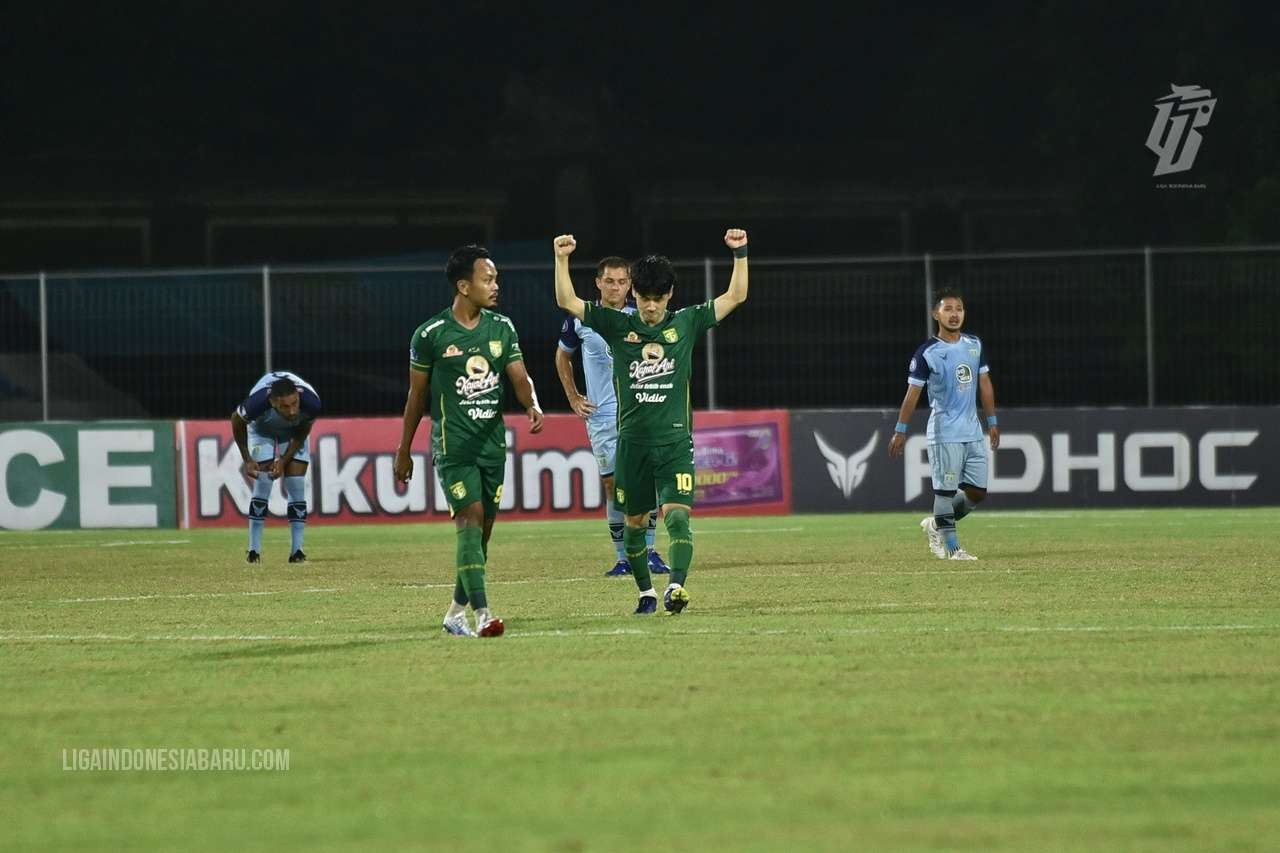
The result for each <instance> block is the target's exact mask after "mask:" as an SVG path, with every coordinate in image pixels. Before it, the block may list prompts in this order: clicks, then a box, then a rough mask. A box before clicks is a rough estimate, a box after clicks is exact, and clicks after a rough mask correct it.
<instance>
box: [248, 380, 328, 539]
mask: <svg viewBox="0 0 1280 853" xmlns="http://www.w3.org/2000/svg"><path fill="white" fill-rule="evenodd" d="M319 415H320V395H319V394H317V393H316V389H315V388H312V387H311V385H310V384H308V383H307V382H306V381H305V380H304V379H303V378H302V377H301V376H299V375H298V374H296V373H290V372H288V371H287V370H276V371H273V372H271V373H268V374H267V375H265V376H263V377H262V378H261V379H259V380H258V381H257V383H256V384H255V385H254V386H253V388H252V389H250V391H249V396H248V397H246V398H245V400H244V402H243V403H241V404H240V406H239V407H238V408H237V409H236V410H235V411H234V412H232V413H231V434H232V436H234V437H235V441H236V446H237V447H239V448H240V456H241V457H242V458H243V459H244V473H245V474H246V475H247V476H248V477H249V479H250V480H252V481H253V497H252V498H250V500H249V553H248V555H247V557H246V559H247V560H248V562H250V563H257V562H259V561H260V560H261V559H262V528H263V527H264V526H265V525H266V521H267V500H268V498H270V496H271V483H272V481H274V480H278V479H279V478H281V477H284V493H285V497H287V498H288V499H289V509H288V511H289V537H290V540H291V542H290V545H289V562H290V563H305V562H306V560H307V555H306V553H304V552H303V550H302V535H303V533H304V532H305V530H306V526H307V491H306V483H307V464H308V463H309V462H310V461H311V440H310V435H311V426H312V424H314V423H315V421H316V418H317V417H319Z"/></svg>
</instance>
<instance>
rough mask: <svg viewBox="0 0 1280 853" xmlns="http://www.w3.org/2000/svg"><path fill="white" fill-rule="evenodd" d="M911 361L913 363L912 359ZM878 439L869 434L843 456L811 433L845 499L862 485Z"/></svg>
mask: <svg viewBox="0 0 1280 853" xmlns="http://www.w3.org/2000/svg"><path fill="white" fill-rule="evenodd" d="M912 360H913V361H914V359H912ZM879 439H880V431H879V430H876V431H875V432H874V433H872V434H871V440H870V441H868V442H867V443H866V444H865V445H863V447H862V449H861V450H857V451H854V452H853V453H851V454H849V455H848V456H845V455H844V451H842V450H837V449H836V448H835V447H832V446H831V444H830V443H829V442H827V440H826V439H824V438H823V437H822V433H820V432H818V431H817V430H816V429H815V430H814V431H813V440H814V442H815V443H816V444H817V445H818V452H819V453H821V454H822V457H823V458H824V459H826V460H827V474H829V475H830V477H831V482H832V483H834V484H835V486H836V488H837V489H839V490H840V493H841V494H843V495H844V496H845V497H846V498H847V497H849V496H850V495H852V494H853V492H854V490H855V489H857V488H858V486H860V485H862V481H863V480H864V479H865V478H866V476H867V462H868V460H870V459H871V454H872V453H873V452H875V449H876V442H877V441H879Z"/></svg>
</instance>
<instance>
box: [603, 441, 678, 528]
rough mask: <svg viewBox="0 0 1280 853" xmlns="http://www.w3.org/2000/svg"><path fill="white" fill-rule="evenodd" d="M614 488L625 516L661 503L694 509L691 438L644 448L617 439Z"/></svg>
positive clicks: (645, 510)
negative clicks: (685, 440)
mask: <svg viewBox="0 0 1280 853" xmlns="http://www.w3.org/2000/svg"><path fill="white" fill-rule="evenodd" d="M613 488H614V498H615V499H616V500H617V502H618V503H619V504H620V505H621V506H622V511H623V512H624V513H626V514H627V515H640V514H641V513H644V512H649V511H650V510H651V509H653V508H654V507H655V506H661V505H662V504H684V505H685V506H693V439H692V438H691V439H689V441H688V442H687V443H686V442H683V441H678V442H676V443H674V444H662V445H659V446H657V447H646V446H644V445H642V444H632V443H630V442H629V441H627V440H626V439H625V438H619V439H618V456H617V459H616V462H615V465H614V469H613Z"/></svg>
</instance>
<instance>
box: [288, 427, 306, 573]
mask: <svg viewBox="0 0 1280 853" xmlns="http://www.w3.org/2000/svg"><path fill="white" fill-rule="evenodd" d="M310 462H311V437H310V436H308V437H307V438H306V439H305V440H304V441H303V442H302V447H300V448H299V449H298V452H297V453H296V454H294V457H293V461H292V462H290V463H289V466H288V467H287V468H286V469H285V472H284V494H285V497H287V498H288V499H289V562H290V563H305V562H306V561H307V555H306V553H305V552H303V550H302V539H303V534H305V533H306V530H307V465H308V464H310Z"/></svg>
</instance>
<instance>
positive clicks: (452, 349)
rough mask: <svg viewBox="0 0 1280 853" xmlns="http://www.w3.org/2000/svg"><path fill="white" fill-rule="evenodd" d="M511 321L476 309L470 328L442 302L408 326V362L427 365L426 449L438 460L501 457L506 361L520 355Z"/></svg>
mask: <svg viewBox="0 0 1280 853" xmlns="http://www.w3.org/2000/svg"><path fill="white" fill-rule="evenodd" d="M523 358H524V356H523V355H522V354H521V353H520V341H519V339H518V338H517V336H516V327H515V326H514V325H513V324H512V322H511V320H510V319H509V318H507V317H505V316H503V315H502V314H497V313H494V312H493V311H489V310H487V309H483V308H482V309H481V310H480V322H479V323H478V324H477V325H476V327H475V328H474V329H468V328H465V327H464V326H462V325H460V324H459V323H458V321H457V320H455V319H454V318H453V309H452V308H446V309H445V310H443V311H441V312H440V313H439V314H437V315H435V316H434V317H432V318H431V319H430V320H428V321H427V322H425V323H423V324H422V325H421V326H419V327H418V328H417V329H415V330H414V332H413V339H412V340H411V341H410V342H409V366H410V367H411V368H412V369H414V370H429V371H431V392H430V393H431V455H432V456H433V457H434V458H435V459H438V460H439V461H440V462H441V463H442V464H443V463H449V464H453V465H457V464H467V463H471V462H502V461H503V460H504V459H505V458H506V453H507V431H506V427H505V426H504V425H503V421H502V410H503V408H504V407H503V403H504V401H505V392H504V387H503V383H502V377H503V375H504V374H505V373H506V367H507V365H508V364H510V363H511V362H513V361H520V360H521V359H523Z"/></svg>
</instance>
